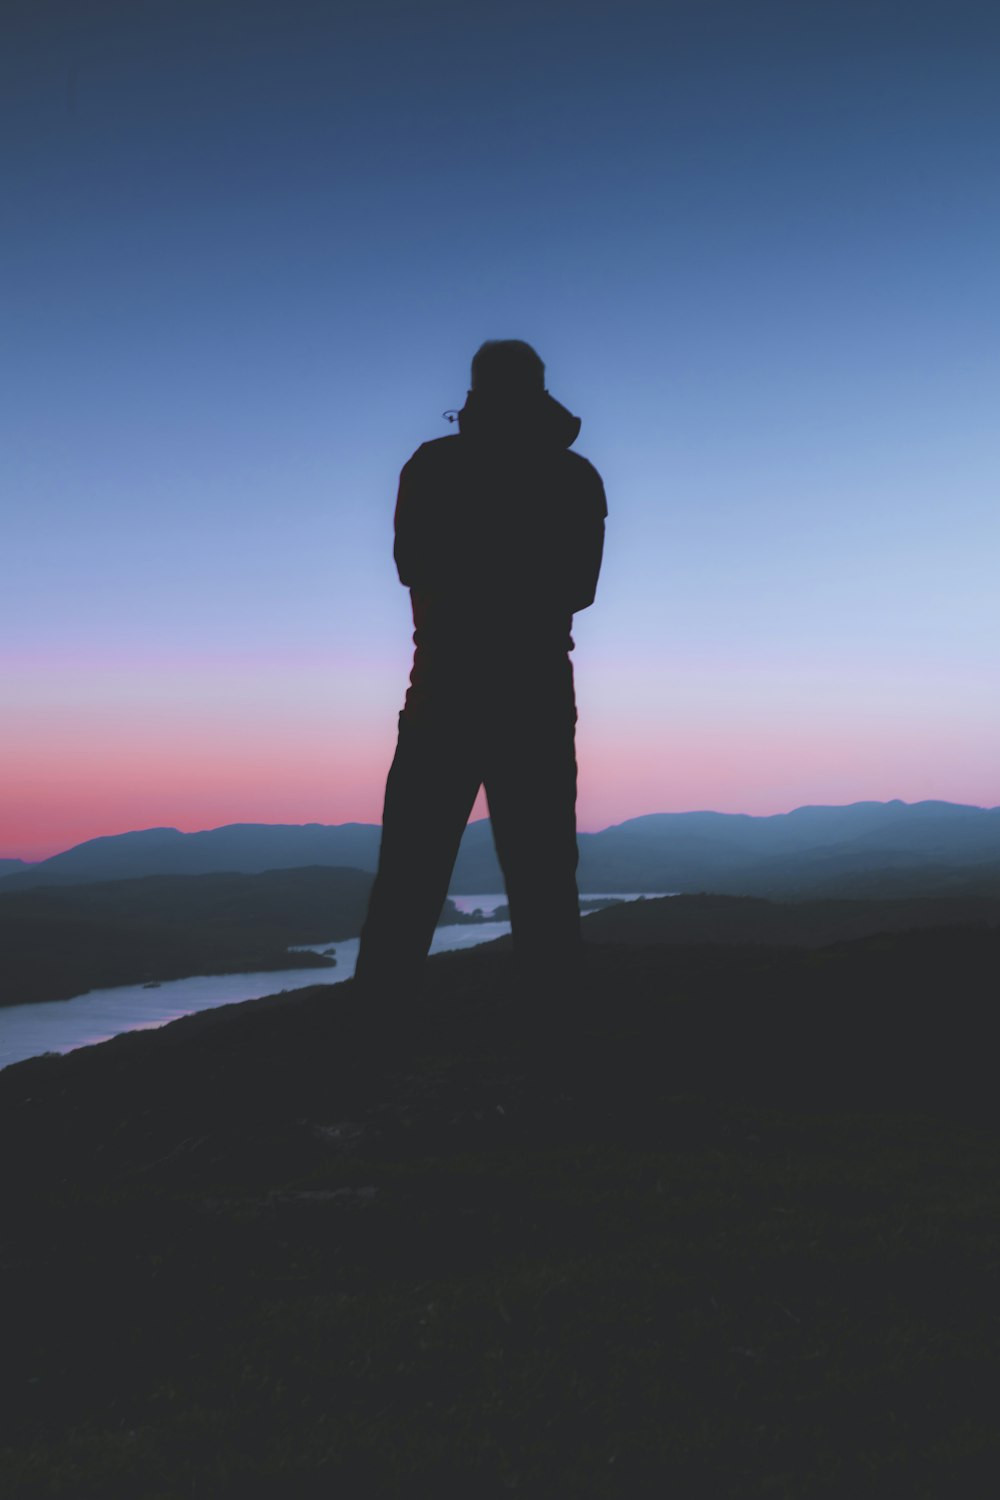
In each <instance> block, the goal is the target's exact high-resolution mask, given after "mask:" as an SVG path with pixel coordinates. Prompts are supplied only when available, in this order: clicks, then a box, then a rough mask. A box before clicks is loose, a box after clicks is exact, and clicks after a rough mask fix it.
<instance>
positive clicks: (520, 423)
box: [357, 339, 607, 992]
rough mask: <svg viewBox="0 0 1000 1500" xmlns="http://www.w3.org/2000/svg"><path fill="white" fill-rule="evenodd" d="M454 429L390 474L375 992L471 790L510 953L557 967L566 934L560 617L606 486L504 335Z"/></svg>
mask: <svg viewBox="0 0 1000 1500" xmlns="http://www.w3.org/2000/svg"><path fill="white" fill-rule="evenodd" d="M458 428H459V430H458V433H457V434H454V435H452V436H449V437H443V438H438V439H436V440H435V441H433V442H429V443H424V444H422V446H421V447H420V448H418V449H417V451H416V453H414V455H413V457H412V458H411V459H410V461H409V463H407V464H406V466H405V467H404V469H403V472H402V474H401V476H400V482H399V498H398V501H397V504H396V523H395V524H396V545H395V552H394V555H395V559H396V566H397V569H398V572H399V577H400V581H401V582H402V583H403V584H405V585H406V586H407V587H408V588H409V589H410V595H411V599H412V604H413V622H414V627H415V630H414V636H413V640H414V645H415V648H416V649H415V652H414V658H413V670H412V673H411V675H410V687H409V690H408V692H407V694H406V701H405V706H404V708H403V711H402V712H401V714H400V715H399V740H398V743H397V747H396V754H395V758H394V760H393V763H392V767H391V769H390V771H389V776H388V781H387V783H386V789H385V810H384V814H383V820H382V844H381V850H380V854H379V868H378V874H377V877H376V880H375V885H374V887H373V889H372V894H371V903H370V906H369V910H368V917H367V920H366V922H365V926H364V930H363V932H362V934H361V951H360V955H359V958H358V968H357V973H358V977H359V979H361V980H362V981H363V982H364V983H365V984H366V985H370V986H371V987H372V988H376V989H378V990H379V991H380V992H381V991H384V990H387V989H396V988H400V987H404V986H407V985H409V984H410V983H411V982H412V981H413V979H415V978H416V977H417V975H418V973H419V970H420V968H421V966H422V962H423V960H424V958H425V957H426V955H427V951H428V948H429V947H430V943H431V938H432V937H433V935H434V929H435V926H436V924H437V920H438V917H439V916H440V914H441V908H442V906H443V904H444V900H445V897H446V895H447V892H448V885H449V882H450V879H451V874H452V868H453V866H454V863H455V856H456V855H457V853H458V847H459V842H460V840H461V837H462V833H463V831H464V829H465V825H466V823H467V821H468V818H469V814H470V812H471V810H472V805H473V802H474V801H475V799H476V795H477V793H478V791H479V788H480V786H484V787H485V789H486V796H487V800H488V803H489V810H490V821H491V823H492V827H493V838H494V841H495V844H496V850H497V855H498V857H499V860H500V865H501V868H502V870H503V875H504V882H505V884H506V887H507V899H508V902H509V904H510V912H511V923H512V928H513V937H514V950H515V955H516V957H517V958H518V960H519V963H523V964H524V965H525V966H526V967H527V968H528V969H530V970H532V971H538V972H542V971H544V972H547V973H551V971H552V970H556V971H558V970H560V969H562V968H563V967H565V966H568V965H570V964H571V963H572V962H573V961H574V959H575V957H576V955H577V953H578V950H579V944H580V915H579V898H578V894H577V888H576V864H577V847H576V754H575V747H574V736H575V728H576V703H575V699H574V693H573V669H572V665H571V663H570V659H569V652H570V651H571V650H572V649H573V641H572V638H571V636H570V629H571V626H572V617H573V615H574V613H575V612H576V611H577V610H581V609H586V608H587V606H588V605H589V604H591V603H592V602H593V599H594V592H595V589H596V587H597V576H598V573H599V571H600V566H601V554H602V550H603V545H604V518H605V516H606V514H607V504H606V501H605V497H604V486H603V484H602V483H601V478H600V475H599V474H598V473H597V471H596V469H594V468H593V467H592V466H591V464H589V463H588V462H587V460H586V459H585V458H581V457H580V456H579V455H578V454H576V453H573V452H571V451H570V445H571V444H572V443H573V442H574V441H575V439H576V437H577V435H578V433H579V431H580V419H579V418H578V417H574V416H571V415H570V413H569V412H568V411H567V410H566V408H565V407H564V406H560V404H559V402H558V401H555V400H553V398H552V397H551V396H550V395H549V394H548V392H547V391H546V390H545V366H544V365H543V363H542V361H541V360H540V359H539V357H538V355H537V354H536V353H535V351H534V350H533V349H532V348H531V346H530V345H529V344H525V343H521V342H520V341H519V340H514V339H509V340H506V339H505V340H496V341H490V342H488V343H485V344H483V346H482V348H481V349H480V350H479V351H478V353H477V354H476V356H475V358H474V359H473V361H472V389H471V390H470V391H469V393H468V396H467V399H466V403H465V406H464V407H463V408H462V410H461V412H460V413H459V415H458Z"/></svg>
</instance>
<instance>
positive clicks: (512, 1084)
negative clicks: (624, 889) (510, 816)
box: [0, 930, 1000, 1500]
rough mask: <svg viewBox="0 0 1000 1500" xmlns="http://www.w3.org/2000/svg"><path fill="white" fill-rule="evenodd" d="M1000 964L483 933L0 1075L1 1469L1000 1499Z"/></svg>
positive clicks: (35, 1480)
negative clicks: (396, 996) (384, 984)
mask: <svg viewBox="0 0 1000 1500" xmlns="http://www.w3.org/2000/svg"><path fill="white" fill-rule="evenodd" d="M998 958H1000V938H998V936H997V934H995V933H989V932H985V931H979V932H977V931H972V930H968V931H954V932H936V933H923V934H921V933H912V934H894V935H892V936H891V937H883V938H871V939H868V940H866V941H864V942H858V943H851V944H844V945H840V946H837V947H832V948H824V949H821V950H818V951H816V950H814V951H808V952H806V951H794V950H777V949H761V948H749V947H745V948H736V947H729V948H725V949H723V948H712V947H700V948H699V947H673V948H669V949H668V948H657V947H650V948H624V947H617V946H614V945H600V946H597V945H595V946H593V947H591V948H590V950H589V953H588V962H587V969H586V973H585V976H584V978H583V980H582V982H581V985H580V987H579V990H578V992H577V993H575V994H574V995H572V996H557V995H554V994H552V993H550V992H536V993H531V992H529V990H527V989H526V988H524V987H523V986H521V985H519V984H518V983H517V981H516V980H515V978H514V976H513V975H512V973H511V971H510V967H509V963H510V960H509V957H508V956H507V954H506V953H505V952H504V951H503V949H500V950H499V951H497V950H490V949H485V950H481V951H478V952H471V953H463V954H455V955H448V956H445V957H444V958H441V959H438V960H435V961H433V962H432V964H431V965H430V966H429V982H428V992H427V995H426V996H425V997H424V998H423V999H422V1000H421V1001H420V1003H419V1006H413V1005H411V1006H410V1007H409V1008H408V1009H407V1010H406V1011H405V1012H404V1013H403V1014H402V1015H401V1016H394V1015H392V1014H382V1015H378V1016H376V1015H373V1014H370V1013H365V1012H362V1011H361V1010H360V1008H359V1006H358V1005H357V1004H356V1000H355V987H354V985H353V984H352V983H349V984H346V985H342V986H337V987H335V988H333V987H317V988H315V989H312V990H308V991H299V992H296V993H294V994H289V995H287V996H282V997H278V998H276V999H274V1000H269V1001H258V1002H252V1003H249V1004H246V1005H242V1006H234V1007H229V1008H227V1009H225V1010H217V1011H211V1012H206V1013H203V1014H202V1015H199V1016H193V1017H190V1018H188V1019H187V1020H184V1021H181V1022H177V1023H175V1024H173V1025H171V1026H169V1027H166V1028H164V1029H163V1030H161V1031H157V1032H147V1033H134V1034H132V1035H130V1036H126V1037H123V1038H119V1039H117V1040H115V1041H113V1042H110V1043H106V1044H104V1045H102V1046H100V1047H94V1048H88V1049H85V1050H83V1051H80V1052H77V1053H74V1054H71V1055H69V1056H67V1057H65V1058H43V1059H37V1060H33V1061H31V1062H28V1063H23V1064H19V1065H18V1066H16V1067H13V1068H10V1069H7V1070H5V1071H4V1072H3V1073H0V1124H2V1129H3V1135H4V1140H5V1142H6V1143H7V1150H6V1151H5V1154H4V1159H3V1166H2V1168H0V1187H2V1192H3V1201H4V1207H5V1213H4V1222H5V1228H4V1231H3V1236H4V1243H3V1255H2V1267H3V1275H2V1281H0V1286H2V1288H3V1289H4V1308H3V1311H2V1327H3V1330H4V1338H3V1355H2V1359H3V1365H4V1394H3V1401H2V1407H0V1409H2V1412H3V1422H4V1428H5V1432H4V1436H3V1442H4V1449H3V1456H2V1460H0V1489H3V1491H4V1493H10V1494H12V1495H15V1496H18V1497H22V1496H23V1497H25V1500H29V1497H35V1496H43V1495H44V1496H66V1497H70V1496H72V1497H89V1496H94V1497H97V1496H100V1497H102V1500H105V1497H107V1500H116V1497H122V1500H153V1497H170V1500H173V1497H175V1496H176V1497H181V1496H184V1497H188V1496H195V1497H206V1496H207V1497H213V1500H214V1497H220V1500H228V1497H236V1496H240V1497H243V1496H256V1495H265V1496H274V1497H278V1496H281V1497H292V1500H294V1497H298V1496H301V1497H313V1496H316V1497H319V1496H327V1495H333V1494H338V1495H344V1496H349V1497H352V1500H353V1497H356V1496H368V1495H371V1496H379V1497H381V1496H403V1495H406V1496H425V1495H435V1496H436V1495H439V1494H442V1493H451V1492H455V1493H462V1494H464V1495H469V1496H476V1497H479V1496H484V1497H487V1496H492V1495H498V1496H499V1495H507V1494H510V1493H514V1494H523V1495H532V1496H536V1495H537V1496H540V1497H541V1496H545V1497H549V1496H563V1495H565V1496H574V1497H577V1496H579V1497H591V1496H593V1497H598V1496H601V1497H604V1496H622V1497H626V1496H627V1497H633V1496H637V1495H645V1494H650V1493H653V1492H654V1491H655V1492H656V1493H669V1494H672V1495H677V1496H682V1497H686V1496H695V1495H703V1494H704V1495H711V1496H713V1497H720V1500H722V1497H734V1500H735V1497H740V1500H751V1497H757V1496H760V1497H765V1496H777V1497H803V1500H805V1497H809V1500H813V1497H819V1496H851V1497H875V1496H879V1497H883V1496H885V1495H887V1494H895V1493H900V1494H907V1495H908V1496H927V1497H930V1496H934V1497H938V1496H944V1495H949V1496H950V1495H953V1494H959V1495H962V1496H975V1495H980V1494H982V1495H986V1494H987V1493H989V1494H992V1493H994V1490H995V1483H996V1480H997V1478H998V1477H1000V1476H998V1448H1000V1438H998V1426H997V1422H996V1415H995V1397H994V1390H995V1369H996V1357H997V1352H998V1351H997V1344H998V1337H997V1335H998V1318H1000V1313H998V1309H997V1266H998V1264H1000V1242H998V1223H1000V1220H998V1214H997V1210H998V1206H1000V1205H998V1198H1000V1188H998V1182H1000V1177H998V1168H1000V1139H998V1130H997V1126H998V1123H1000V1115H998V1110H997V1101H996V1098H995V1093H994V1090H995V1084H994V1080H993V1073H994V1067H995V1064H994V1054H993V1052H992V1050H991V1046H990V1043H991V1036H992V1029H993V1027H992V1021H993V1012H994V1010H995V1008H996V993H997V984H996V976H997V973H998V962H997V961H998Z"/></svg>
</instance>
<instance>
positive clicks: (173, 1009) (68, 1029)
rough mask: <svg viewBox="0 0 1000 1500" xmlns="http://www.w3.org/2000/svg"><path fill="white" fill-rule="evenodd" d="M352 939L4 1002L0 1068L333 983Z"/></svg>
mask: <svg viewBox="0 0 1000 1500" xmlns="http://www.w3.org/2000/svg"><path fill="white" fill-rule="evenodd" d="M660 894H662V893H661V892H649V891H635V892H629V893H618V894H616V895H615V896H614V897H613V898H612V897H608V899H614V900H618V901H636V900H639V899H640V898H641V897H643V896H650V897H651V898H655V897H656V896H657V895H660ZM602 898H603V894H602V893H601V892H597V893H595V894H593V895H591V894H590V892H582V893H581V900H584V901H596V900H601V899H602ZM451 899H452V900H453V901H454V903H455V905H456V906H457V907H458V909H459V911H461V912H466V913H471V912H474V911H476V910H479V911H481V912H482V913H483V915H484V916H490V915H491V914H492V913H493V912H495V911H496V909H497V907H498V906H502V905H504V904H505V903H506V900H507V897H506V896H504V895H495V894H494V895H485V896H453V897H452V898H451ZM508 932H510V923H509V922H483V923H477V924H476V925H474V926H468V927H464V926H458V927H439V928H438V930H437V931H436V932H435V934H434V941H433V943H432V944H431V953H432V954H433V953H449V952H453V951H454V950H455V949H457V948H474V947H477V946H478V945H479V944H480V943H491V942H493V940H494V939H495V938H498V937H503V936H505V934H506V933H508ZM358 942H359V939H358V938H348V939H347V940H346V941H343V942H339V943H332V942H331V943H309V944H303V945H298V948H297V951H302V952H308V951H310V950H311V951H312V952H315V953H322V952H324V951H325V950H326V949H329V948H333V949H334V950H335V951H336V958H337V966H336V968H335V969H323V968H320V969H271V970H268V971H267V972H266V973H258V974H215V975H195V976H194V977H193V978H191V979H171V980H167V981H165V982H164V983H163V984H160V985H157V986H156V987H155V988H154V989H147V988H146V987H145V985H142V984H123V985H116V986H115V988H114V989H108V990H89V991H88V992H87V993H86V994H85V995H77V996H75V997H74V998H73V999H72V1000H43V1001H39V1002H37V1003H36V1004H33V1005H8V1006H4V1007H3V1008H2V1009H0V1068H6V1067H9V1066H10V1064H11V1063H16V1062H23V1061H24V1059H25V1058H26V1057H38V1056H39V1055H40V1054H41V1053H43V1052H72V1051H74V1049H75V1048H77V1047H89V1046H92V1045H93V1044H94V1043H96V1042H106V1041H108V1039H109V1038H110V1037H113V1036H118V1035H119V1034H120V1033H121V1032H123V1031H147V1030H151V1029H153V1028H155V1027H157V1026H165V1025H167V1023H168V1022H169V1021H177V1020H179V1019H180V1017H181V1016H189V1015H192V1014H193V1013H194V1012H195V1011H199V1010H212V1009H214V1008H215V1007H216V1006H219V1005H233V1004H234V1003H236V1002H238V1001H241V1000H259V999H260V998H261V997H262V996H263V995H277V994H280V993H281V991H283V990H303V989H307V988H308V987H309V986H310V985H314V984H340V983H342V982H343V981H344V980H345V979H350V978H351V977H352V975H353V973H354V966H355V964H356V963H357V961H358Z"/></svg>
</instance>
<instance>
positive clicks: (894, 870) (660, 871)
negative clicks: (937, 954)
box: [0, 801, 1000, 897]
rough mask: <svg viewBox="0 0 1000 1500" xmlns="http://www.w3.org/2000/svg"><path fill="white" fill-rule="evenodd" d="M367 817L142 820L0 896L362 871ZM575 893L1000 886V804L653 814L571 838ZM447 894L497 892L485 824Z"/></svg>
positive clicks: (474, 829) (4, 882)
mask: <svg viewBox="0 0 1000 1500" xmlns="http://www.w3.org/2000/svg"><path fill="white" fill-rule="evenodd" d="M379 838H380V829H379V827H378V825H377V824H373V823H344V824H340V825H335V826H329V825H326V824H321V823H307V824H304V825H301V826H300V825H295V824H265V823H236V824H231V825H229V826H228V827H224V828H213V829H206V830H205V831H203V832H200V833H180V832H178V830H177V829H176V828H148V829H143V830H140V831H138V832H134V833H124V834H117V835H113V836H110V837H107V838H100V839H90V840H88V842H86V843H84V844H78V845H76V846H75V847H74V848H72V849H67V850H66V851H65V852H64V853H62V854H57V855H54V856H53V857H52V858H51V859H47V860H43V861H41V862H40V863H39V864H36V865H31V866H28V867H27V868H25V869H22V870H19V871H17V872H15V873H13V874H8V875H6V876H3V877H0V890H3V891H9V890H15V889H21V888H25V887H28V886H37V885H68V884H76V883H80V882H85V881H94V880H116V879H126V878H132V877H136V876H144V875H157V874H175V875H181V874H187V875H194V874H207V873H211V872H223V871H232V872H236V873H244V874H254V873H260V872H262V871H264V870H274V869H288V868H294V867H298V866H302V865H319V866H337V867H344V866H350V867H352V868H354V869H357V870H366V871H369V872H372V871H374V870H375V867H376V864H377V861H378V847H379ZM579 845H580V868H579V883H580V889H581V890H582V891H642V890H645V891H663V892H668V891H682V892H699V891H715V892H718V893H720V894H729V895H754V896H776V897H789V896H802V897H807V896H812V895H823V896H837V895H840V896H851V895H855V894H862V890H861V889H860V888H859V883H861V884H862V885H863V887H864V889H863V894H864V895H866V896H870V897H890V896H891V897H895V896H909V895H921V894H925V895H936V894H950V893H952V892H954V893H956V894H975V893H979V894H1000V808H980V807H967V806H963V805H960V804H956V803H950V802H916V803H905V802H899V801H894V802H855V803H852V804H850V805H849V806H846V807H800V808H797V809H796V810H795V811H794V812H790V813H778V814H775V815H773V816H771V817H766V818H758V817H750V816H749V815H747V814H733V813H715V812H688V813H654V814H650V815H649V816H646V817H642V818H632V819H630V820H629V821H628V822H625V823H620V824H618V825H616V826H614V827H611V828H605V829H604V830H603V831H602V832H600V833H583V834H581V835H580V837H579ZM451 889H452V891H453V892H454V893H456V894H460V893H461V894H471V893H475V892H483V893H485V892H490V891H500V890H502V889H503V886H502V880H501V875H500V868H499V865H498V864H497V858H496V853H495V851H494V848H493V839H492V834H491V831H490V826H489V823H488V822H487V821H486V820H483V821H480V822H476V823H472V824H470V826H469V827H468V828H467V829H466V831H465V835H464V837H463V839H462V845H461V849H460V852H459V856H458V861H457V863H456V866H455V874H454V878H453V880H452V884H451Z"/></svg>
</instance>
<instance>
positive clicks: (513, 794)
mask: <svg viewBox="0 0 1000 1500" xmlns="http://www.w3.org/2000/svg"><path fill="white" fill-rule="evenodd" d="M507 704H508V706H507V709H506V711H505V712H503V713H502V714H498V715H497V721H496V726H495V729H494V732H493V733H492V734H491V736H490V739H489V745H488V749H487V752H486V757H485V761H486V770H485V776H484V780H485V785H486V795H487V799H488V801H489V808H490V820H491V822H492V825H493V837H494V840H495V843H496V848H497V855H498V857H499V860H500V865H501V868H502V869H503V873H504V880H505V882H506V886H507V898H508V902H509V904H510V913H511V926H512V929H513V936H514V952H515V955H516V957H517V961H518V967H519V968H522V969H524V970H525V971H526V972H529V973H530V972H532V971H540V970H544V971H545V972H546V973H549V972H551V971H552V970H553V969H555V970H556V971H560V970H565V969H567V968H568V967H570V966H571V965H573V964H575V963H576V962H577V960H578V958H579V952H580V906H579V895H578V892H577V885H576V865H577V844H576V747H575V729H576V707H575V703H574V698H573V678H572V672H571V669H570V667H569V663H568V662H566V663H565V671H563V670H561V669H560V670H559V671H558V672H556V671H553V672H552V673H551V674H548V675H547V676H546V677H545V678H544V679H542V680H541V681H537V680H533V679H532V680H529V681H528V682H526V683H523V684H519V687H518V691H517V693H516V695H515V694H512V695H511V696H510V697H508V699H507Z"/></svg>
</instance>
